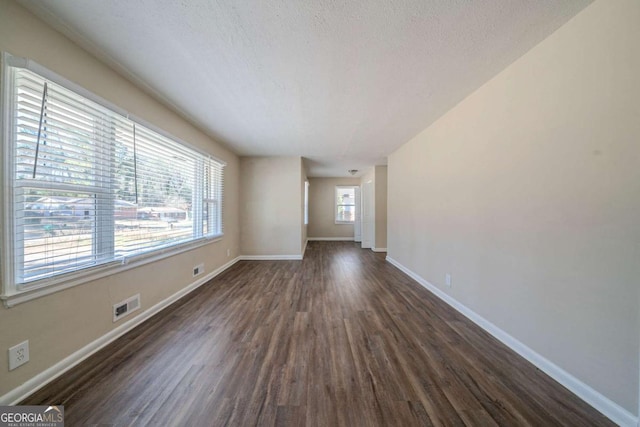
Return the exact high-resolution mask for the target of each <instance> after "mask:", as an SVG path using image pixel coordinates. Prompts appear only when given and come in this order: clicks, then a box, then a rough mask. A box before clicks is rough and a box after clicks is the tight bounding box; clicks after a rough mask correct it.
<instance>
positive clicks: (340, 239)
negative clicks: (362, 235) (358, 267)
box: [308, 237, 353, 242]
mask: <svg viewBox="0 0 640 427" xmlns="http://www.w3.org/2000/svg"><path fill="white" fill-rule="evenodd" d="M308 240H309V241H310V242H353V237H309V239H308Z"/></svg>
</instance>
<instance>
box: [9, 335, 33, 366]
mask: <svg viewBox="0 0 640 427" xmlns="http://www.w3.org/2000/svg"><path fill="white" fill-rule="evenodd" d="M28 361H29V340H27V341H25V342H21V343H20V344H18V345H14V346H13V347H11V348H10V349H9V370H10V371H12V370H14V369H16V368H17V367H18V366H21V365H24V364H25V363H27V362H28Z"/></svg>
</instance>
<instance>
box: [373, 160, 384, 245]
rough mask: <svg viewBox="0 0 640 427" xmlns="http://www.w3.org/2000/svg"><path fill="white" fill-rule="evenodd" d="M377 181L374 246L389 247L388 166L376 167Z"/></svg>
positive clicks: (375, 181) (375, 180)
mask: <svg viewBox="0 0 640 427" xmlns="http://www.w3.org/2000/svg"><path fill="white" fill-rule="evenodd" d="M374 176H375V177H374V183H375V199H374V204H375V215H376V217H375V244H374V245H373V247H374V248H376V249H378V250H380V249H386V248H387V166H376V167H375V168H374Z"/></svg>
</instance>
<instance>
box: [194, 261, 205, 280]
mask: <svg viewBox="0 0 640 427" xmlns="http://www.w3.org/2000/svg"><path fill="white" fill-rule="evenodd" d="M203 271H204V263H202V264H198V265H196V266H195V267H193V277H196V276H197V275H199V274H202V272H203Z"/></svg>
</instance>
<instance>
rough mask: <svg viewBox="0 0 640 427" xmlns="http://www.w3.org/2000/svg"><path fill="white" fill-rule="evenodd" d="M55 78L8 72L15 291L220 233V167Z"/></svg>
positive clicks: (9, 257)
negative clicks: (59, 82) (82, 94)
mask: <svg viewBox="0 0 640 427" xmlns="http://www.w3.org/2000/svg"><path fill="white" fill-rule="evenodd" d="M10 61H12V62H16V59H15V58H10ZM43 74H46V75H47V77H50V78H45V77H44V76H43ZM51 76H53V77H51ZM53 79H55V80H61V79H56V78H55V76H54V75H53V74H52V73H48V72H39V73H36V72H34V71H31V70H29V69H27V68H22V67H19V66H11V65H7V66H6V67H5V79H4V88H3V89H4V91H5V102H6V105H5V107H6V114H5V117H7V119H8V120H7V123H6V125H5V126H7V127H8V128H7V129H5V136H6V137H5V140H4V147H3V148H4V153H5V156H4V160H5V163H4V165H3V167H4V168H6V171H7V173H5V176H4V179H5V180H6V181H7V185H5V191H6V192H8V194H7V195H6V196H5V200H7V201H8V206H7V208H6V209H7V210H6V211H5V218H6V221H7V225H5V230H7V232H8V234H9V236H5V239H4V246H5V248H4V251H3V252H4V254H5V256H4V263H5V264H4V265H5V266H6V267H7V269H8V270H9V271H10V274H9V277H8V278H7V279H8V280H10V284H11V286H12V289H13V291H14V292H19V291H21V290H26V289H30V288H31V287H32V286H37V285H45V284H51V283H54V282H56V280H58V279H60V278H62V279H64V278H65V277H66V276H64V277H62V275H63V274H65V273H70V272H78V271H80V270H82V271H86V269H90V268H93V267H97V266H104V265H105V264H108V263H115V262H119V263H127V262H130V261H131V260H132V259H138V258H139V257H141V256H142V255H147V254H151V253H158V251H168V250H174V249H176V246H178V245H181V246H182V245H186V244H192V243H193V242H195V241H201V240H202V241H204V239H206V238H212V237H216V236H221V235H222V190H223V168H224V164H223V163H222V162H219V161H217V160H215V159H213V158H211V157H210V156H208V155H206V154H203V153H201V152H199V151H196V150H194V149H192V148H189V147H187V146H186V145H184V144H183V143H180V142H177V141H176V140H175V139H173V138H169V137H167V136H165V135H162V134H160V133H158V132H156V131H154V130H152V129H150V128H149V126H144V125H142V124H140V123H139V122H137V121H134V120H131V119H129V118H128V117H126V116H125V115H123V114H120V113H118V112H116V111H114V109H113V108H107V107H105V106H103V105H104V104H106V103H103V102H101V103H98V102H94V101H93V100H90V99H88V97H86V96H81V95H80V94H78V92H80V91H81V90H79V89H77V88H74V90H70V89H69V88H68V87H69V86H71V84H66V85H65V86H67V87H65V86H63V85H61V84H58V83H56V82H54V81H52V80H53ZM85 94H86V93H85ZM93 98H94V99H96V97H93ZM58 281H59V280H58ZM6 292H7V291H6V289H5V293H6Z"/></svg>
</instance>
